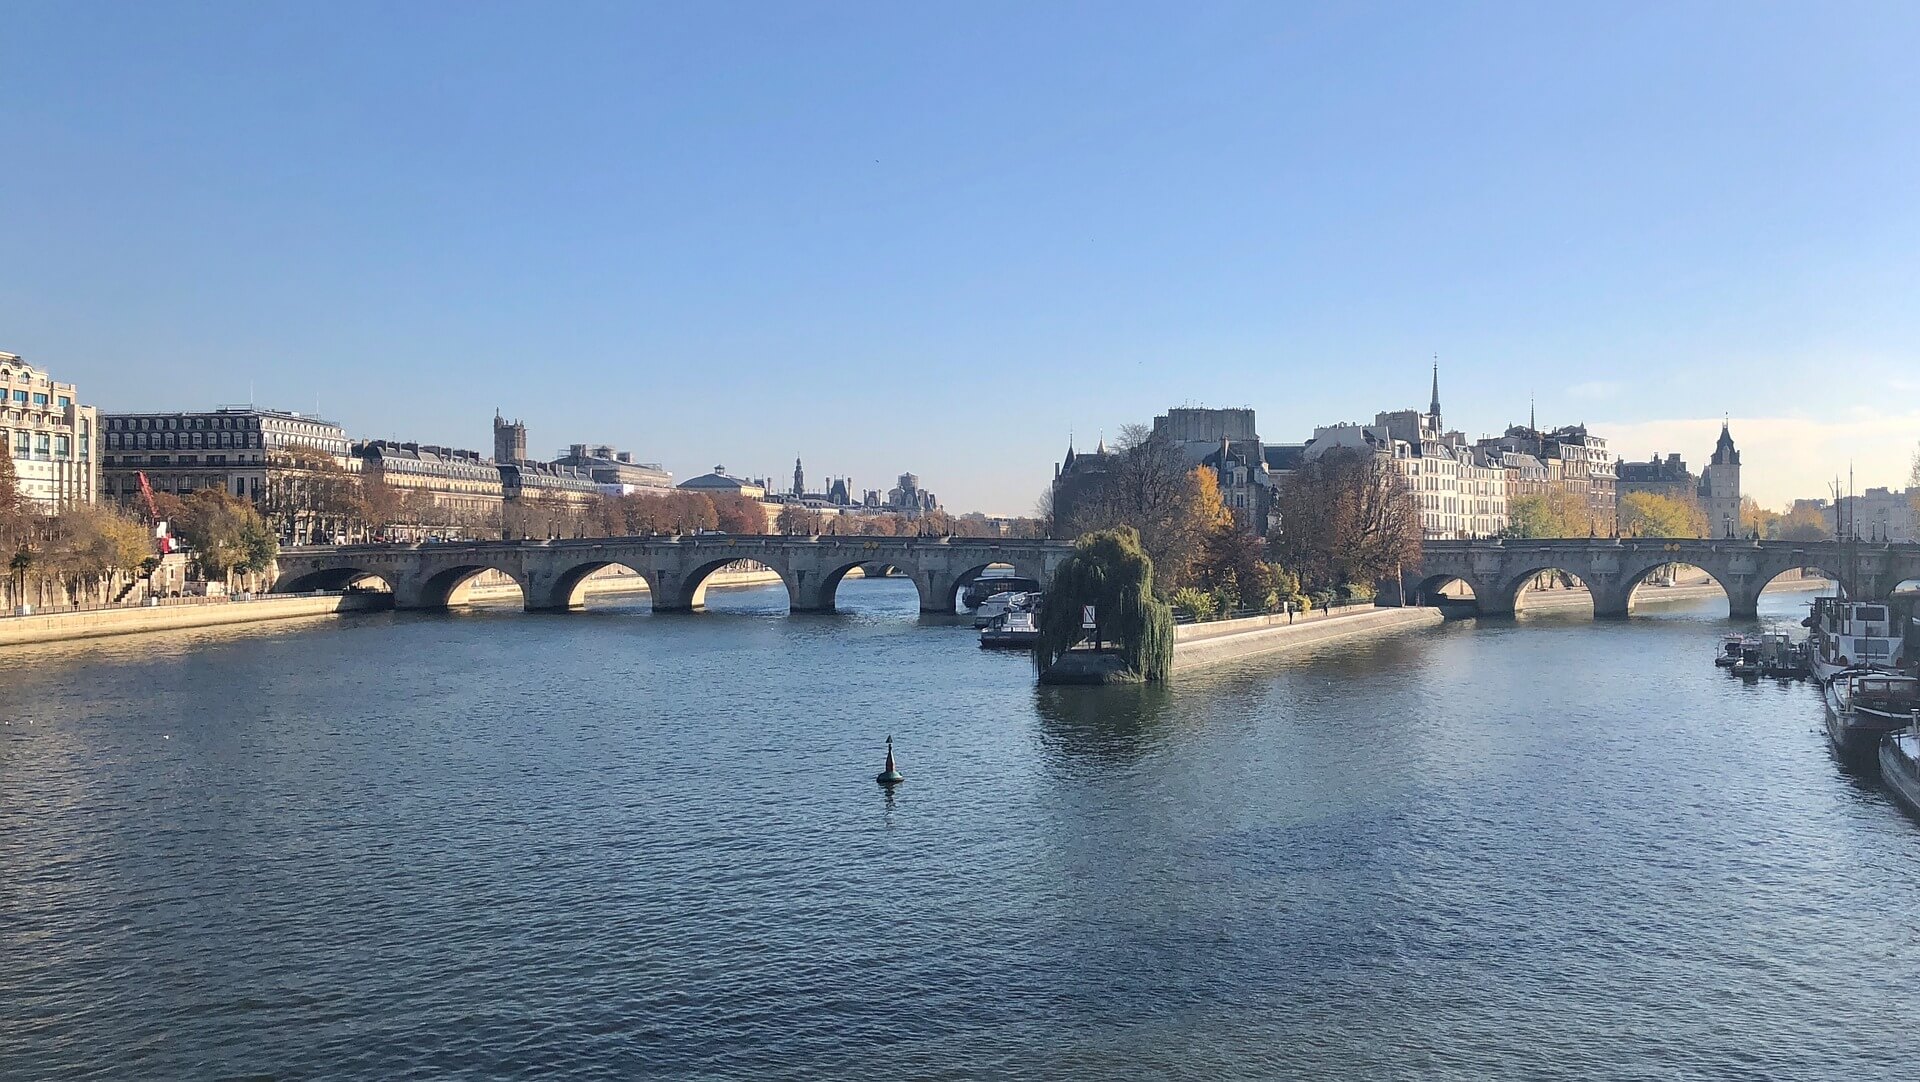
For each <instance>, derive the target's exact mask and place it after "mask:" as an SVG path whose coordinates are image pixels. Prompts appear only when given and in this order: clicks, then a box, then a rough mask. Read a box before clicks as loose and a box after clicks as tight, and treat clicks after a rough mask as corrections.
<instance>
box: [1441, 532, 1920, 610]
mask: <svg viewBox="0 0 1920 1082" xmlns="http://www.w3.org/2000/svg"><path fill="white" fill-rule="evenodd" d="M1421 548H1422V554H1423V559H1422V564H1421V569H1420V570H1419V572H1417V574H1418V575H1419V576H1420V577H1419V579H1418V585H1417V588H1416V592H1417V595H1418V596H1421V597H1432V596H1433V595H1434V594H1435V593H1437V592H1438V590H1439V589H1440V588H1441V587H1442V586H1445V585H1446V584H1447V583H1449V582H1452V581H1454V580H1460V581H1463V582H1465V583H1467V584H1468V585H1469V586H1471V587H1472V588H1473V595H1474V600H1475V602H1476V604H1477V605H1478V606H1479V609H1480V612H1481V613H1482V614H1483V615H1489V616H1503V615H1504V616H1510V615H1512V614H1513V610H1514V602H1515V600H1516V599H1517V598H1518V597H1519V595H1520V591H1522V590H1523V589H1525V588H1526V585H1527V583H1528V582H1529V581H1530V580H1531V579H1532V578H1533V576H1535V575H1537V574H1539V573H1541V572H1543V571H1564V572H1566V573H1567V574H1569V575H1572V576H1573V577H1574V578H1577V579H1579V580H1580V581H1581V582H1583V583H1585V584H1586V586H1587V589H1588V590H1590V591H1592V593H1593V613H1594V615H1595V616H1626V615H1628V614H1629V613H1631V612H1632V611H1633V591H1634V588H1635V587H1637V586H1639V585H1640V583H1641V582H1643V581H1645V580H1646V578H1647V576H1649V575H1651V574H1652V573H1653V572H1654V571H1656V570H1658V569H1659V568H1660V567H1661V566H1663V565H1665V564H1670V563H1683V564H1692V565H1693V566H1694V567H1697V568H1699V569H1701V570H1702V571H1705V572H1706V573H1707V574H1708V575H1710V576H1711V577H1712V578H1713V580H1714V581H1715V582H1717V583H1719V584H1720V588H1721V589H1723V590H1725V591H1726V592H1727V601H1728V606H1729V608H1730V610H1731V615H1732V616H1733V617H1734V618H1735V619H1751V618H1753V617H1754V616H1755V615H1757V610H1758V606H1759V602H1760V591H1761V590H1762V589H1764V588H1765V587H1766V585H1767V583H1769V582H1772V581H1773V580H1774V579H1775V578H1776V577H1778V576H1779V575H1781V574H1783V573H1785V572H1788V571H1792V570H1794V569H1796V568H1818V569H1819V570H1821V571H1823V572H1825V573H1826V574H1827V575H1828V576H1829V577H1831V578H1835V579H1838V580H1839V582H1840V585H1841V586H1843V587H1844V588H1845V589H1846V591H1847V595H1848V596H1849V597H1858V598H1863V599H1881V598H1885V597H1887V596H1888V595H1889V594H1890V593H1892V591H1893V589H1894V587H1895V586H1897V585H1899V584H1900V583H1902V582H1905V581H1907V580H1909V579H1916V578H1920V545H1915V544H1885V543H1872V544H1869V543H1866V542H1840V541H1811V542H1809V541H1742V540H1735V539H1731V538H1729V539H1723V540H1708V539H1703V538H1679V537H1675V538H1649V537H1641V538H1597V539H1573V540H1524V541H1523V540H1502V541H1428V542H1426V543H1425V544H1424V545H1422V546H1421ZM1414 582H1415V579H1414V578H1413V575H1412V574H1410V575H1409V576H1408V583H1409V584H1410V585H1411V584H1413V583H1414Z"/></svg>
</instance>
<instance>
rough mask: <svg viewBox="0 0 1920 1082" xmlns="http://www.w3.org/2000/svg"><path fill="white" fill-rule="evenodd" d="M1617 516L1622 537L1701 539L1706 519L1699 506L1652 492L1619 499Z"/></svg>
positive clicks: (1688, 501)
mask: <svg viewBox="0 0 1920 1082" xmlns="http://www.w3.org/2000/svg"><path fill="white" fill-rule="evenodd" d="M1619 516H1620V533H1621V535H1622V536H1624V537H1700V536H1703V535H1704V534H1705V533H1706V530H1707V516H1706V514H1705V513H1704V512H1702V511H1701V510H1700V506H1699V505H1698V504H1696V503H1694V502H1693V501H1691V500H1685V499H1681V498H1679V497H1676V496H1662V495H1660V494H1659V493H1655V492H1629V493H1626V494H1625V495H1623V496H1621V497H1620V503H1619Z"/></svg>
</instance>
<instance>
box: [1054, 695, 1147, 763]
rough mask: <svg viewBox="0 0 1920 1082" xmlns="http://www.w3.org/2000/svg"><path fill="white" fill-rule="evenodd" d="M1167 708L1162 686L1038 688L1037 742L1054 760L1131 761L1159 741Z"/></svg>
mask: <svg viewBox="0 0 1920 1082" xmlns="http://www.w3.org/2000/svg"><path fill="white" fill-rule="evenodd" d="M1170 702H1171V690H1170V689H1169V687H1168V686H1167V685H1165V684H1108V685H1104V686H1098V687H1074V686H1059V685H1050V684H1038V685H1035V687H1034V689H1033V705H1034V709H1035V711H1037V712H1038V713H1039V715H1040V740H1041V743H1042V745H1043V746H1044V747H1045V748H1046V750H1047V752H1048V753H1049V755H1050V756H1054V757H1072V758H1090V759H1095V760H1099V761H1109V762H1131V761H1133V760H1136V759H1138V758H1140V757H1141V756H1143V755H1145V754H1146V752H1147V751H1148V750H1150V749H1151V748H1152V747H1153V745H1154V744H1155V743H1156V742H1157V741H1158V740H1159V729H1160V722H1161V720H1162V718H1163V717H1164V716H1165V715H1166V713H1167V709H1168V706H1169V705H1170Z"/></svg>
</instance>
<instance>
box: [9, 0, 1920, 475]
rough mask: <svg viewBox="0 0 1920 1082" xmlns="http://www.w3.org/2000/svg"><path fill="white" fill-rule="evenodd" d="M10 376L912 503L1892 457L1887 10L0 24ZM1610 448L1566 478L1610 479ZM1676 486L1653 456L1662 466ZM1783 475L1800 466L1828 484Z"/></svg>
mask: <svg viewBox="0 0 1920 1082" xmlns="http://www.w3.org/2000/svg"><path fill="white" fill-rule="evenodd" d="M0 19H3V20H4V21H3V25H4V31H3V32H0V81H3V83H4V92H3V93H0V147H4V148H5V168H4V170H0V349H4V350H10V351H13V352H17V353H21V354H23V355H26V356H27V357H28V358H29V360H32V361H36V362H38V363H40V364H42V365H44V366H46V367H48V368H50V369H52V370H54V372H55V374H56V375H58V376H60V377H62V378H70V379H72V380H74V381H76V382H78V383H79V384H81V389H82V394H83V398H85V399H87V400H89V401H92V402H94V403H96V404H98V405H99V406H101V407H103V408H106V409H128V408H149V407H152V408H185V407H199V406H204V405H207V404H210V403H214V402H232V401H244V400H245V399H246V398H247V394H248V387H249V385H251V386H252V387H253V393H254V397H255V398H256V399H257V400H258V401H259V402H261V403H263V404H273V405H278V406H281V407H283V408H293V409H311V408H312V407H313V406H314V403H315V401H316V398H317V399H318V402H319V405H320V409H321V412H322V413H324V414H325V415H327V416H329V417H333V418H336V419H338V420H341V421H343V422H344V423H346V424H347V425H348V427H349V429H350V430H351V431H352V432H353V433H354V434H356V435H364V436H394V437H402V438H414V439H420V440H425V441H434V442H450V443H455V444H458V445H462V446H468V447H475V448H480V449H483V450H484V449H486V448H488V446H489V440H490V437H489V434H488V428H487V422H488V419H489V418H490V417H491V416H492V414H493V410H494V408H495V407H496V406H500V407H503V408H505V409H506V410H507V411H508V412H509V413H510V414H517V415H520V416H522V417H524V418H525V419H526V420H527V422H528V423H529V425H530V426H531V428H532V441H533V446H534V447H535V448H538V449H542V450H545V449H553V448H557V447H559V446H561V445H563V444H565V443H567V442H570V441H575V440H593V441H608V442H614V443H617V444H620V445H623V446H627V447H630V448H632V449H634V450H636V451H638V452H639V453H640V454H641V455H642V456H644V457H647V458H657V459H659V460H661V461H663V462H665V463H666V464H667V465H668V466H669V467H671V468H672V469H674V470H675V471H676V473H678V474H679V475H681V476H683V477H684V476H688V475H690V474H692V473H695V472H699V471H701V470H703V469H705V468H706V467H708V466H710V465H712V464H714V463H716V462H724V463H725V464H727V465H728V466H729V467H730V468H732V469H733V470H734V471H735V472H773V473H775V474H777V475H779V476H783V477H784V476H786V475H787V474H788V473H789V472H790V471H791V469H792V461H793V457H794V455H795V454H796V453H800V454H804V456H805V457H806V461H807V466H808V470H809V474H810V475H811V476H812V477H815V478H818V477H821V476H824V475H825V474H828V473H836V474H838V473H851V474H853V476H854V479H855V481H856V483H858V484H861V485H863V486H864V485H871V486H875V487H881V488H884V487H886V485H887V483H889V481H890V478H891V475H892V474H894V473H897V472H899V471H901V470H906V469H911V470H914V471H916V472H918V473H920V474H921V476H922V478H923V480H924V482H925V483H926V484H927V485H928V486H929V487H931V488H932V489H933V490H934V491H936V492H938V493H940V494H941V495H942V497H943V498H944V499H945V500H946V502H947V503H948V505H949V506H950V507H954V508H956V509H962V510H964V509H973V508H978V509H984V510H989V511H1000V512H1019V511H1024V510H1026V509H1028V508H1030V507H1031V506H1032V504H1033V502H1034V499H1035V497H1036V496H1037V495H1038V494H1039V492H1040V490H1041V489H1042V488H1043V487H1044V485H1045V483H1046V481H1047V479H1048V478H1049V477H1050V476H1051V468H1052V463H1053V461H1054V460H1056V459H1057V458H1058V456H1059V453H1060V451H1061V450H1062V449H1063V448H1064V446H1065V444H1066V441H1067V433H1068V429H1069V428H1070V427H1071V428H1072V429H1073V430H1074V431H1075V433H1076V434H1077V436H1078V438H1079V439H1080V441H1081V442H1083V443H1091V442H1092V441H1093V439H1094V438H1096V436H1097V435H1098V433H1099V431H1100V430H1101V429H1105V430H1106V431H1107V432H1108V433H1109V434H1111V433H1112V432H1113V431H1114V430H1115V429H1117V428H1118V427H1119V426H1120V425H1121V424H1123V423H1125V422H1127V421H1131V420H1144V419H1147V418H1150V417H1151V416H1152V415H1153V414H1154V413H1155V412H1158V411H1160V410H1163V409H1164V408H1166V407H1167V406H1169V405H1177V404H1182V403H1193V404H1210V405H1251V406H1254V407H1256V408H1258V410H1259V411H1260V428H1261V431H1262V435H1263V436H1265V437H1266V438H1267V439H1268V440H1269V441H1274V442H1280V441H1294V440H1299V439H1304V438H1305V436H1306V435H1307V434H1308V433H1309V432H1310V430H1311V428H1312V426H1313V425H1314V424H1316V423H1328V422H1331V421H1335V420H1341V419H1357V418H1362V417H1370V416H1371V414H1372V413H1373V412H1374V411H1376V410H1380V409H1388V408H1397V407H1404V406H1408V405H1412V404H1416V403H1420V402H1423V401H1424V400H1425V397H1426V381H1427V365H1428V363H1429V359H1430V358H1431V357H1432V356H1433V355H1434V354H1436V353H1437V354H1439V357H1440V363H1441V368H1442V380H1443V387H1442V390H1443V398H1444V404H1445V406H1446V412H1447V414H1448V417H1449V420H1450V421H1452V422H1453V423H1456V424H1458V425H1459V426H1461V427H1463V428H1464V429H1466V430H1467V431H1468V432H1469V434H1479V433H1481V432H1489V431H1495V430H1498V429H1499V428H1501V427H1502V426H1504V425H1505V424H1507V423H1509V422H1510V421H1515V420H1521V419H1524V417H1525V415H1526V409H1527V397H1528V394H1529V392H1530V391H1531V392H1533V393H1534V394H1536V395H1537V396H1538V399H1539V410H1540V416H1541V420H1542V421H1543V422H1556V423H1557V422H1562V421H1568V420H1586V421H1588V422H1590V423H1594V424H1602V423H1604V424H1606V425H1609V426H1611V427H1612V429H1613V430H1614V431H1616V432H1617V433H1618V436H1617V446H1618V449H1619V450H1620V451H1622V452H1623V453H1625V454H1628V455H1634V456H1644V455H1646V454H1648V453H1651V452H1653V451H1655V450H1661V451H1667V450H1677V451H1680V452H1682V453H1684V454H1686V455H1687V456H1688V458H1689V459H1690V460H1692V461H1695V462H1696V463H1697V462H1698V461H1699V460H1703V459H1704V458H1705V457H1706V455H1707V453H1708V452H1709V451H1710V449H1711V440H1712V435H1713V432H1714V431H1715V430H1717V427H1718V422H1719V418H1720V416H1721V415H1722V414H1723V413H1727V414H1731V415H1732V417H1733V418H1734V426H1735V435H1736V437H1739V438H1740V439H1741V443H1742V447H1743V449H1744V450H1745V451H1746V453H1747V464H1748V470H1747V473H1748V475H1749V479H1748V489H1749V491H1753V492H1756V493H1757V494H1759V495H1761V496H1762V498H1763V499H1768V500H1769V502H1778V501H1780V500H1784V499H1785V498H1787V497H1788V496H1790V495H1793V494H1796V493H1799V494H1807V495H1812V494H1814V491H1816V490H1817V483H1818V482H1817V479H1818V478H1822V477H1826V476H1828V475H1830V474H1831V473H1832V472H1833V471H1834V470H1836V469H1839V470H1844V469H1845V466H1846V459H1847V458H1849V457H1851V458H1853V459H1854V460H1855V461H1857V462H1859V463H1860V464H1861V469H1860V475H1861V482H1862V483H1863V484H1867V483H1873V484H1883V483H1889V482H1899V481H1903V480H1904V474H1905V462H1906V460H1907V458H1908V456H1909V455H1910V454H1911V451H1912V448H1913V446H1914V443H1915V440H1916V439H1920V352H1917V351H1916V343H1920V333H1916V332H1920V305H1916V303H1915V299H1916V298H1917V297H1920V236H1917V235H1916V233H1917V232H1920V229H1917V228H1916V227H1917V226H1920V109H1917V108H1916V103H1920V85H1917V84H1920V65H1916V64H1915V63H1914V61H1913V55H1912V53H1913V50H1912V46H1913V43H1914V42H1915V41H1916V40H1920V8H1917V7H1916V6H1914V5H1911V4H1888V5H1847V4H1842V5H1833V4H1819V5H1815V4H1801V5H1794V6H1785V5H1779V6H1775V5H1762V4H1750V3H1724V4H1681V5H1652V4H1648V5H1582V6H1576V5H1567V4H1537V3H1527V4H1513V5H1444V4H1442V5H1424V4H1421V5H1416V4H1407V3H1398V4H1390V5H1380V6H1376V7H1366V6H1360V5H1338V6H1334V5H1328V6H1326V7H1323V8H1319V9H1314V8H1308V7H1304V6H1295V5H1283V4H1273V3H1260V4H1247V5H1228V4H1202V5H1192V4H1181V5H1165V6H1140V5H1129V4H1116V3H1099V4H1087V5H1032V4H1006V5H997V4H968V5H945V6H942V7H940V8H938V9H934V8H931V7H930V6H926V5H900V4H879V5H873V6H858V5H836V4H804V5H775V4H771V3H768V4H697V5H696V4H687V5H681V6H678V7H671V8H669V7H656V8H644V7H641V6H640V5H636V4H607V5H594V4H585V3H568V4H557V5H556V4H539V5H536V4H531V3H529V4H523V5H500V4H473V3H461V4H446V5H437V4H425V3H409V4H378V5H360V4H346V3H325V4H309V5H298V6H296V5H291V4H242V5H232V6H210V5H186V4H104V5H77V4H24V5H23V4H20V3H16V2H5V3H0ZM1603 434H1604V433H1603ZM1675 441H1678V444H1676V443H1675ZM1815 459H1817V460H1818V461H1813V460H1815Z"/></svg>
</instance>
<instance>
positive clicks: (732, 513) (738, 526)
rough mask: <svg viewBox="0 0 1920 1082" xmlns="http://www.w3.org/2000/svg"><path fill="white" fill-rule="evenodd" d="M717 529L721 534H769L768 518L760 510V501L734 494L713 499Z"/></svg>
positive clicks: (725, 494)
mask: <svg viewBox="0 0 1920 1082" xmlns="http://www.w3.org/2000/svg"><path fill="white" fill-rule="evenodd" d="M711 499H712V501H713V518H714V523H715V527H714V528H715V529H717V530H719V531H720V532H721V533H732V534H763V533H766V532H767V516H766V513H765V512H763V511H761V510H760V501H759V500H754V499H749V498H748V497H746V496H742V495H740V494H738V493H734V492H726V493H722V494H720V495H718V496H714V497H711Z"/></svg>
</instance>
